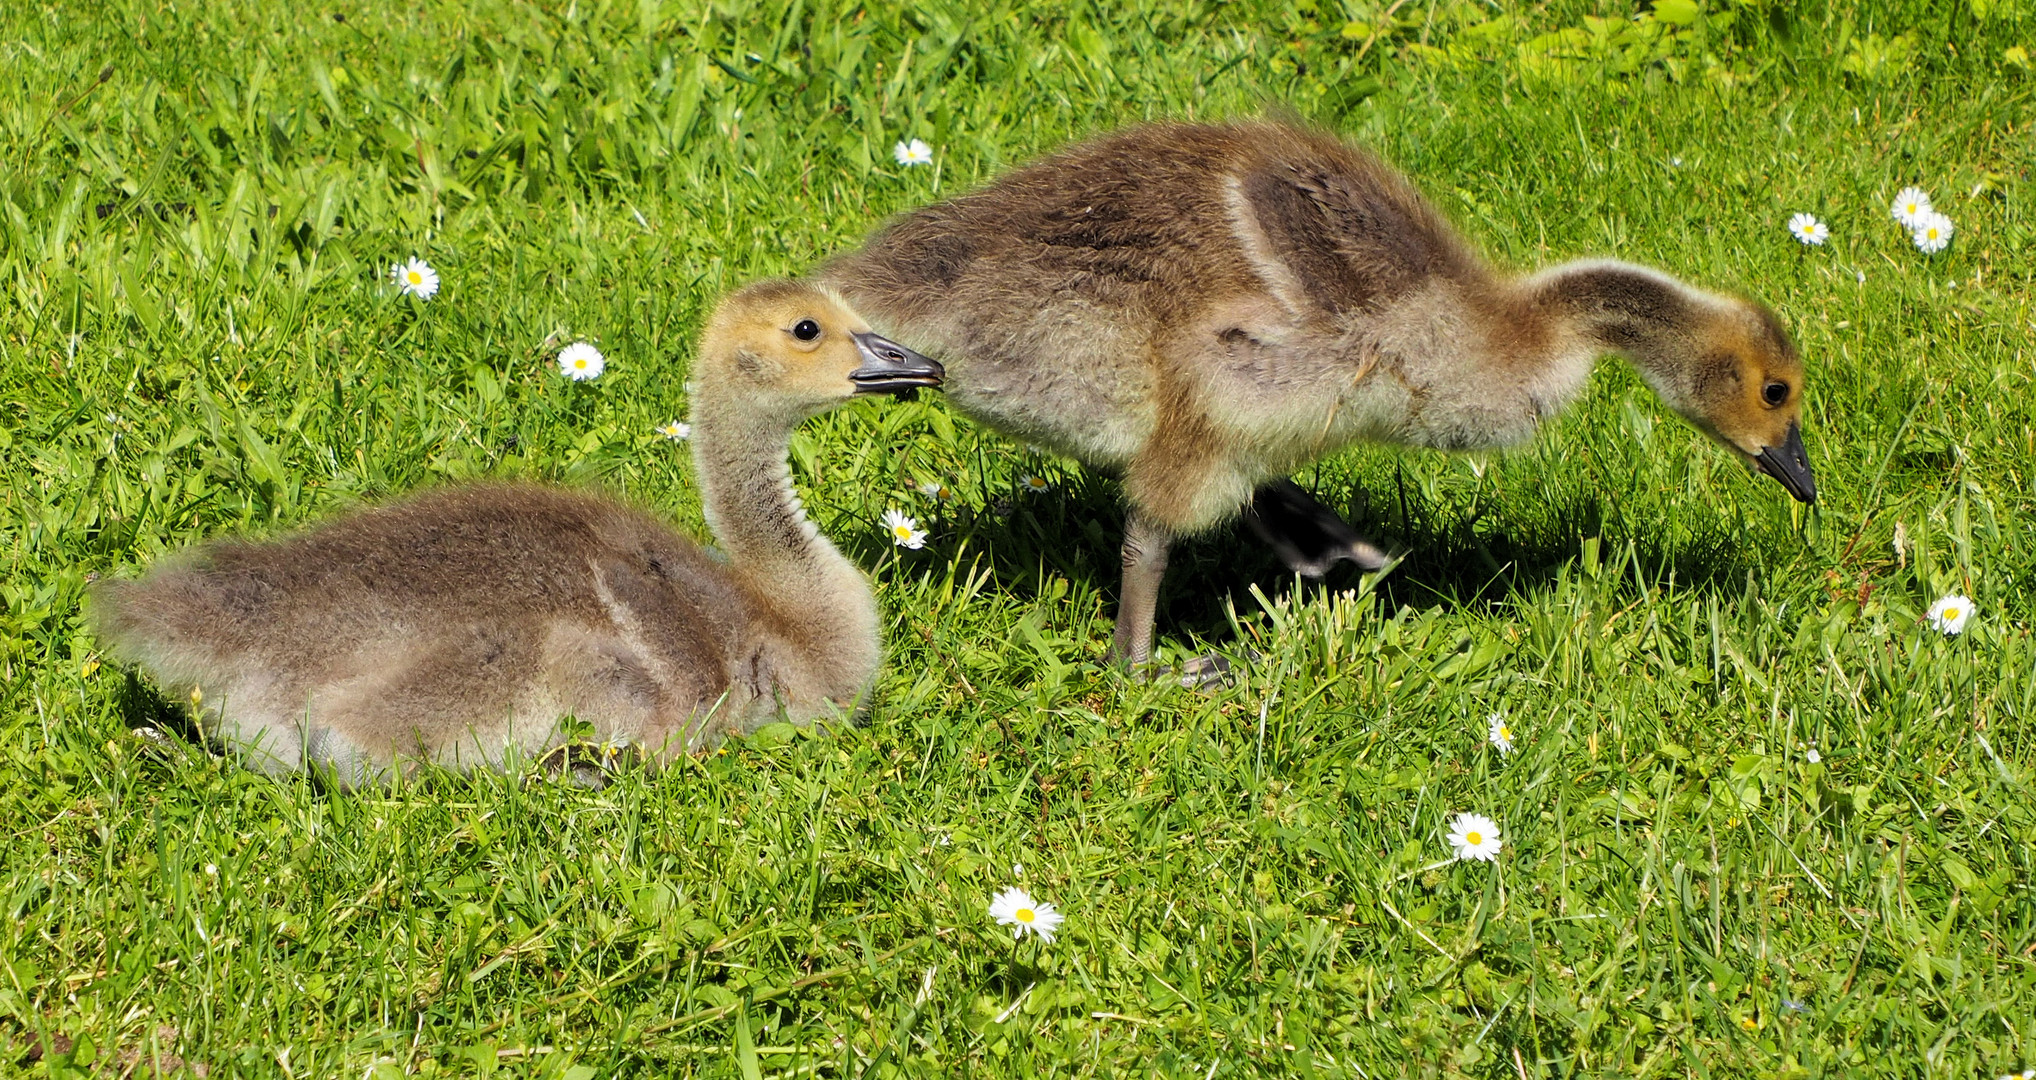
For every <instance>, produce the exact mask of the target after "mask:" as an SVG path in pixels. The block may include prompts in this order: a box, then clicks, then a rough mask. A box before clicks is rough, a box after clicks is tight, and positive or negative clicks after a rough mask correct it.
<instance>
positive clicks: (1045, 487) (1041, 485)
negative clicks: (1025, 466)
mask: <svg viewBox="0 0 2036 1080" xmlns="http://www.w3.org/2000/svg"><path fill="white" fill-rule="evenodd" d="M1018 486H1020V487H1022V488H1024V489H1025V490H1026V491H1029V492H1031V493H1032V494H1034V495H1037V494H1039V493H1040V492H1042V491H1052V490H1053V485H1052V484H1049V483H1047V482H1046V480H1045V479H1044V478H1043V477H1038V476H1034V475H1032V474H1031V473H1026V474H1025V475H1024V476H1021V477H1019V478H1018Z"/></svg>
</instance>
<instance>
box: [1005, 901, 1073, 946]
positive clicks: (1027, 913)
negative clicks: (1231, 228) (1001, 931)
mask: <svg viewBox="0 0 2036 1080" xmlns="http://www.w3.org/2000/svg"><path fill="white" fill-rule="evenodd" d="M990 918H992V919H995V920H997V924H998V925H1000V926H1008V927H1011V936H1012V937H1014V938H1022V937H1024V936H1025V934H1026V932H1027V931H1030V932H1032V933H1034V934H1038V935H1039V940H1041V941H1044V942H1046V943H1047V944H1048V945H1051V944H1053V935H1054V932H1055V931H1056V930H1058V929H1059V928H1060V924H1061V923H1062V922H1063V921H1065V920H1066V919H1067V916H1065V915H1062V914H1061V913H1060V912H1058V911H1055V910H1054V909H1053V905H1052V904H1048V903H1042V902H1040V901H1038V900H1034V899H1033V898H1032V894H1031V893H1028V892H1026V891H1025V890H1024V889H1020V888H1017V887H1015V886H1014V887H1012V888H1009V889H1005V890H1004V891H1003V892H1000V893H998V894H997V895H996V897H995V898H994V899H992V900H991V901H990Z"/></svg>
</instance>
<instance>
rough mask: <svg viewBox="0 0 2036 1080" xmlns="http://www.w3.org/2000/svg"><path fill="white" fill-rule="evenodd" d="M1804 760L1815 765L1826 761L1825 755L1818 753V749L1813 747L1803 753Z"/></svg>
mask: <svg viewBox="0 0 2036 1080" xmlns="http://www.w3.org/2000/svg"><path fill="white" fill-rule="evenodd" d="M1803 760H1805V761H1808V762H1809V763H1810V764H1812V765H1815V764H1817V763H1819V762H1821V761H1823V760H1824V755H1822V754H1820V753H1818V752H1817V748H1816V747H1814V746H1812V747H1810V748H1809V749H1808V750H1805V751H1803Z"/></svg>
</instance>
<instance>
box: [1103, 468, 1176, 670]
mask: <svg viewBox="0 0 2036 1080" xmlns="http://www.w3.org/2000/svg"><path fill="white" fill-rule="evenodd" d="M1172 541H1173V538H1172V537H1171V536H1169V535H1168V534H1167V531H1166V529H1164V528H1162V527H1161V526H1160V525H1158V524H1157V523H1155V522H1154V521H1153V520H1152V519H1150V518H1148V517H1146V516H1145V515H1144V514H1142V513H1140V512H1139V511H1138V510H1137V509H1136V508H1133V509H1132V511H1131V516H1130V517H1128V518H1126V519H1125V521H1124V588H1123V590H1122V592H1121V593H1120V594H1119V595H1118V597H1117V632H1116V634H1115V635H1113V636H1112V638H1111V642H1110V654H1111V656H1112V658H1113V659H1115V660H1116V661H1117V662H1118V663H1120V664H1123V665H1125V666H1127V667H1132V668H1136V667H1137V666H1139V665H1140V664H1143V663H1145V662H1146V661H1147V660H1150V659H1151V658H1152V620H1153V612H1154V609H1156V608H1157V607H1158V605H1159V583H1160V581H1161V580H1162V579H1163V578H1165V577H1166V552H1167V546H1168V545H1169V544H1170V543H1172Z"/></svg>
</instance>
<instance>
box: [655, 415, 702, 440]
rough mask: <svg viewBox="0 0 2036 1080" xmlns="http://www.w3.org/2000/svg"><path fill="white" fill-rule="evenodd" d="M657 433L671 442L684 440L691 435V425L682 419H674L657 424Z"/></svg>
mask: <svg viewBox="0 0 2036 1080" xmlns="http://www.w3.org/2000/svg"><path fill="white" fill-rule="evenodd" d="M657 433H658V434H660V435H662V436H664V437H665V438H667V439H670V440H671V441H673V442H685V441H686V440H687V439H690V438H692V437H693V425H691V424H688V423H686V422H684V421H682V420H674V421H672V422H671V423H669V424H659V425H658V426H657Z"/></svg>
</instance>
